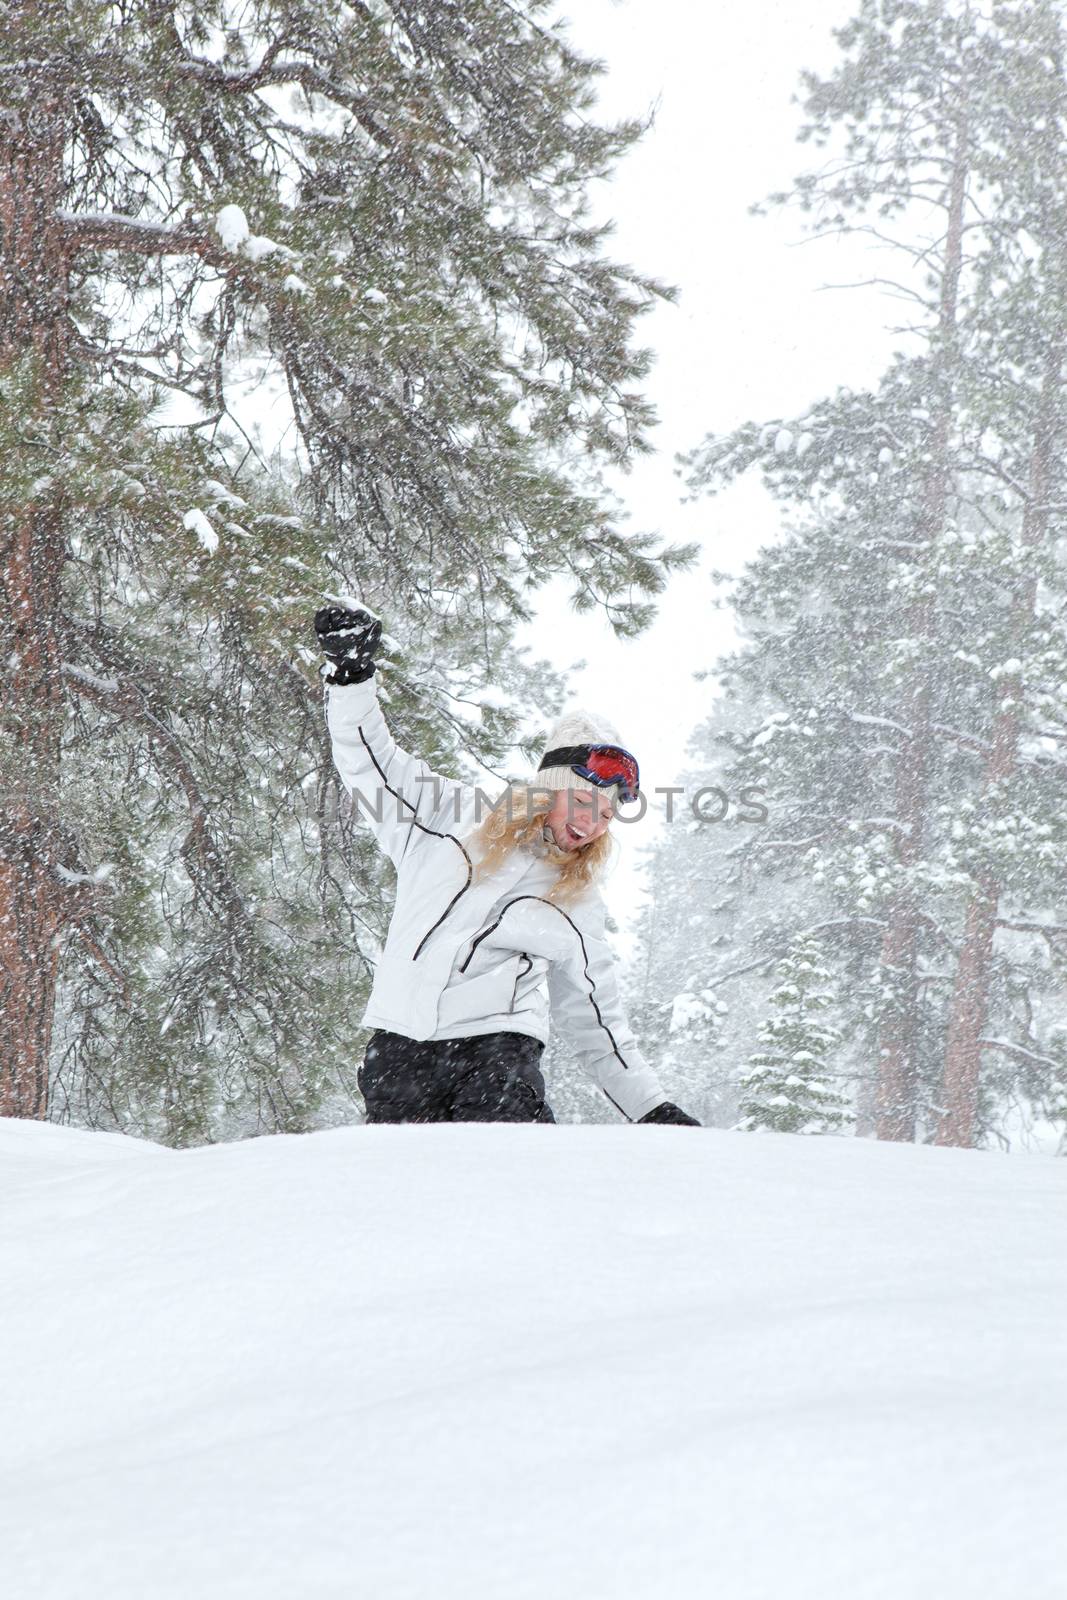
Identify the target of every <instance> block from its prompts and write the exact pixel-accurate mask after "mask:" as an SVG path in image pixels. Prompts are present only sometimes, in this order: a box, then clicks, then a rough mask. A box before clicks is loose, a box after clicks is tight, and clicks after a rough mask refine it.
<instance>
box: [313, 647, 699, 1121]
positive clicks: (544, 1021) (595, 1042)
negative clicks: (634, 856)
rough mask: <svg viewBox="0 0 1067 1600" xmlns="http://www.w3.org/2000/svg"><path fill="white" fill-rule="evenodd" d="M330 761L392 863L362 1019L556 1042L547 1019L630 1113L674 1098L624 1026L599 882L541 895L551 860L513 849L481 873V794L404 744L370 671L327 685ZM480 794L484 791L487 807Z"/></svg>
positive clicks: (404, 1028) (421, 1034)
mask: <svg viewBox="0 0 1067 1600" xmlns="http://www.w3.org/2000/svg"><path fill="white" fill-rule="evenodd" d="M326 721H327V725H328V727H329V730H330V737H331V739H332V741H333V758H334V762H335V764H336V766H337V770H338V773H339V774H340V777H341V780H342V782H343V783H344V785H345V788H346V789H348V790H349V792H350V793H351V794H352V796H353V799H354V802H355V806H356V814H357V817H360V818H362V819H364V820H365V821H367V822H368V823H369V824H370V826H371V827H372V828H373V830H374V833H375V835H376V837H377V840H378V843H379V845H380V846H381V848H382V849H383V850H384V851H385V853H386V854H387V855H388V856H389V858H390V860H391V861H392V863H393V865H394V866H395V868H396V873H397V884H396V905H395V908H394V911H393V917H392V921H391V922H390V925H389V933H388V936H387V938H386V943H385V949H384V952H383V954H382V956H381V959H380V960H379V962H378V965H377V968H376V970H375V974H374V983H373V986H372V989H371V996H370V1002H369V1004H368V1006H367V1009H366V1011H365V1012H364V1014H363V1017H362V1024H361V1025H362V1026H363V1027H368V1028H385V1029H387V1030H388V1031H389V1032H391V1033H400V1034H404V1035H406V1036H407V1037H408V1038H410V1039H454V1038H466V1037H469V1036H471V1035H474V1034H481V1033H496V1032H508V1031H510V1032H514V1033H525V1034H530V1035H532V1036H533V1037H535V1038H538V1039H540V1040H541V1041H542V1043H547V1041H548V1035H549V1025H550V1018H551V1021H552V1022H553V1023H554V1024H555V1025H556V1027H557V1028H558V1029H559V1031H560V1033H561V1034H562V1035H563V1036H564V1038H565V1039H566V1040H567V1042H568V1043H569V1044H570V1046H571V1048H572V1049H573V1050H574V1052H575V1054H576V1055H577V1056H578V1057H579V1059H580V1060H581V1061H582V1063H583V1065H584V1066H585V1068H586V1070H587V1071H588V1072H589V1073H590V1075H591V1076H592V1078H593V1080H594V1082H595V1083H596V1084H597V1085H598V1086H599V1087H600V1088H601V1089H602V1090H603V1091H604V1093H605V1094H606V1095H607V1097H608V1099H609V1100H610V1101H611V1102H612V1104H613V1105H614V1106H616V1107H617V1109H618V1110H619V1111H621V1112H622V1114H623V1115H624V1116H626V1117H628V1118H630V1120H631V1121H637V1119H638V1118H639V1117H643V1116H644V1115H645V1113H646V1112H648V1111H652V1110H653V1109H654V1108H655V1107H656V1106H658V1105H662V1104H663V1102H664V1101H665V1100H666V1099H667V1096H666V1094H665V1093H664V1091H663V1089H662V1087H661V1086H660V1084H659V1082H658V1080H657V1079H656V1076H655V1074H654V1072H653V1071H652V1070H651V1068H650V1067H649V1066H648V1064H647V1062H646V1061H645V1060H644V1058H643V1057H642V1055H641V1053H640V1051H639V1050H638V1048H637V1046H636V1044H635V1042H634V1036H633V1033H632V1032H631V1030H630V1027H629V1024H628V1023H627V1020H626V1016H625V1013H624V1011H623V1007H622V1003H621V1001H620V998H619V991H618V985H617V983H616V979H615V960H614V957H613V955H612V953H611V950H610V948H609V946H608V944H607V942H606V940H605V936H604V917H605V908H604V902H603V900H602V898H601V896H600V894H599V892H598V891H596V890H595V889H591V890H587V891H586V892H585V893H584V894H583V895H581V896H580V897H579V898H577V899H576V900H573V901H568V902H566V903H565V904H563V905H559V906H557V905H555V904H553V903H551V902H549V901H548V900H546V899H545V898H544V897H545V895H546V894H547V893H548V890H549V889H550V888H551V886H552V884H553V883H554V882H555V879H556V870H557V869H556V868H555V867H554V866H553V865H552V863H551V862H550V861H548V860H546V859H544V858H543V857H538V856H536V855H533V854H531V853H530V852H529V851H525V850H516V851H515V852H514V854H513V856H512V857H511V858H510V859H509V860H508V861H507V862H506V863H505V864H504V866H503V867H502V868H500V869H499V870H498V871H497V872H495V873H494V874H493V875H492V876H491V877H489V878H486V879H484V880H481V881H479V882H475V881H474V868H475V866H476V865H477V862H478V860H479V855H478V852H477V849H476V846H475V844H474V842H473V841H472V840H471V839H470V838H469V837H468V836H469V835H470V834H471V832H472V830H473V829H474V827H475V825H476V822H477V821H479V820H480V817H481V816H484V815H485V811H484V810H483V811H482V812H481V813H480V814H478V813H477V812H476V797H477V796H478V794H479V791H478V790H477V789H476V788H474V787H473V786H472V785H469V784H463V783H458V782H456V781H455V780H453V779H448V778H440V777H437V776H436V775H435V774H434V773H432V772H431V771H430V769H429V767H428V766H427V765H426V763H425V762H424V761H421V760H419V759H418V757H416V756H411V755H408V754H407V753H406V752H405V751H403V750H401V749H399V748H398V746H397V744H396V741H395V740H394V739H393V737H392V735H391V733H390V732H389V728H388V726H387V724H386V721H385V718H384V717H383V715H382V712H381V708H380V707H379V705H378V695H377V691H376V688H375V681H374V678H373V677H371V678H369V679H368V680H367V681H366V682H365V683H354V684H346V685H344V686H340V685H333V686H328V687H327V689H326ZM484 803H485V801H484V798H483V804H484Z"/></svg>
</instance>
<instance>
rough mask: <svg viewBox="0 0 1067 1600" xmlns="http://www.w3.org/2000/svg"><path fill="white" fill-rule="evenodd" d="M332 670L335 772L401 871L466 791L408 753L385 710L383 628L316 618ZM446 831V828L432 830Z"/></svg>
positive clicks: (326, 615) (347, 612) (340, 615)
mask: <svg viewBox="0 0 1067 1600" xmlns="http://www.w3.org/2000/svg"><path fill="white" fill-rule="evenodd" d="M315 628H316V632H317V633H318V635H319V641H320V644H321V646H322V649H323V651H324V653H325V654H326V657H327V660H328V661H329V662H330V664H331V666H332V668H333V671H332V672H330V673H329V674H328V675H327V677H326V679H325V686H326V725H327V727H328V728H329V730H330V739H331V742H332V745H333V759H334V765H335V766H336V768H337V771H338V774H339V776H340V778H341V782H342V783H343V784H344V786H345V788H346V789H347V790H348V791H349V793H350V794H351V795H352V798H353V801H354V804H355V808H356V816H357V818H358V819H359V820H362V821H364V822H366V823H367V824H368V825H369V826H370V827H371V828H372V829H373V830H374V834H375V837H376V838H377V841H378V843H379V845H380V846H381V848H382V849H383V850H384V851H385V853H386V855H387V856H388V857H389V859H390V860H391V861H392V862H393V864H394V866H397V867H399V865H400V863H401V861H402V860H403V858H404V856H405V855H406V854H407V852H408V851H409V850H410V849H411V848H412V847H413V846H414V845H415V844H416V843H417V842H418V840H419V838H420V837H422V836H423V829H424V828H427V827H430V825H431V818H432V817H433V816H434V813H435V812H436V813H437V815H438V817H440V815H441V813H442V810H443V811H444V813H445V814H446V815H450V814H452V812H454V811H455V810H456V804H455V802H456V800H457V799H458V793H459V791H460V790H461V789H462V785H461V784H459V783H457V782H456V781H455V780H454V779H449V778H442V777H439V776H438V775H437V774H436V773H435V772H432V771H431V770H430V768H429V767H428V766H427V764H426V762H425V761H423V760H422V759H421V758H420V757H418V756H413V755H409V754H408V752H407V751H406V750H401V748H400V746H399V745H398V744H397V742H396V740H395V739H394V738H393V736H392V734H391V733H390V731H389V727H388V724H387V723H386V720H385V718H384V716H383V715H382V710H381V707H380V706H379V704H378V694H377V688H376V686H375V682H374V652H375V650H376V649H377V646H378V641H379V639H380V637H381V623H380V622H379V621H378V619H377V618H376V617H372V616H371V614H370V613H369V612H366V611H363V610H361V609H355V608H344V607H328V608H326V609H325V610H323V611H320V612H319V613H318V614H317V615H316V618H315ZM433 831H434V832H435V833H438V832H440V823H438V824H437V825H436V826H435V827H434V830H433Z"/></svg>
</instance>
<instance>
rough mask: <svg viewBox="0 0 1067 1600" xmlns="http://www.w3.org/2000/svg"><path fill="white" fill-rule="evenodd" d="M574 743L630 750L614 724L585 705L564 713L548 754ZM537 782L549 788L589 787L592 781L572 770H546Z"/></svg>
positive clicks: (551, 736)
mask: <svg viewBox="0 0 1067 1600" xmlns="http://www.w3.org/2000/svg"><path fill="white" fill-rule="evenodd" d="M573 744H617V745H620V746H621V747H622V749H624V750H625V749H627V748H628V746H627V745H624V744H623V742H622V736H621V735H620V733H619V730H618V728H616V727H615V725H614V723H612V722H609V721H608V719H607V717H604V716H601V714H600V712H599V711H587V710H585V708H584V707H582V706H572V707H571V709H570V710H569V711H565V712H564V713H563V715H562V716H561V717H560V719H559V721H558V722H557V723H556V724H555V726H554V727H553V728H552V730H551V731H550V733H549V735H548V738H547V739H546V740H545V755H547V754H548V752H549V751H550V750H561V749H564V748H565V747H566V746H568V745H573ZM543 759H544V757H542V760H543ZM536 783H537V785H538V787H539V788H541V787H543V788H545V789H588V787H589V780H588V778H582V777H579V775H578V773H577V772H572V771H571V769H570V767H543V768H542V769H541V771H540V772H538V774H537V778H536Z"/></svg>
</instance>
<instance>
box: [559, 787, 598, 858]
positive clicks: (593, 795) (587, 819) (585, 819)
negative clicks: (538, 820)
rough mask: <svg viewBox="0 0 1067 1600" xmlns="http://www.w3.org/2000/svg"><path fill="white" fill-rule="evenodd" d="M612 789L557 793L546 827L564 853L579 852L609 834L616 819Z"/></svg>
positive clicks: (561, 790) (570, 790)
mask: <svg viewBox="0 0 1067 1600" xmlns="http://www.w3.org/2000/svg"><path fill="white" fill-rule="evenodd" d="M613 793H614V791H613V790H611V789H596V788H592V789H557V790H556V798H555V800H554V801H553V802H552V809H551V811H550V812H549V813H548V815H547V817H546V818H545V825H546V826H547V827H548V828H549V829H550V830H551V833H552V837H553V839H555V841H556V844H557V845H558V846H559V848H560V849H561V850H580V849H581V848H582V846H583V845H587V844H591V843H592V842H593V840H594V839H599V838H600V835H601V834H602V833H605V832H606V831H607V827H608V824H609V823H610V821H611V819H612V817H613V816H614V815H615V808H614V802H613V798H612V797H613Z"/></svg>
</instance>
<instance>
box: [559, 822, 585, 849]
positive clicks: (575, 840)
mask: <svg viewBox="0 0 1067 1600" xmlns="http://www.w3.org/2000/svg"><path fill="white" fill-rule="evenodd" d="M563 831H564V833H565V834H566V836H567V838H568V839H569V840H570V842H571V844H582V843H583V841H584V838H585V835H584V834H581V833H579V832H578V829H577V828H572V827H571V825H570V823H569V822H565V823H564V824H563Z"/></svg>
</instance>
